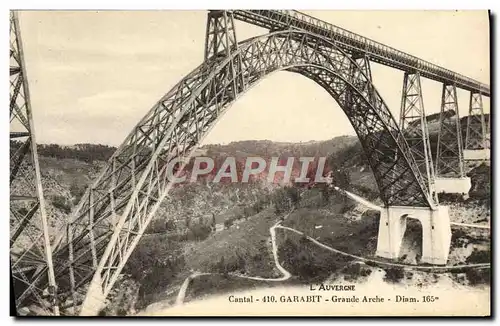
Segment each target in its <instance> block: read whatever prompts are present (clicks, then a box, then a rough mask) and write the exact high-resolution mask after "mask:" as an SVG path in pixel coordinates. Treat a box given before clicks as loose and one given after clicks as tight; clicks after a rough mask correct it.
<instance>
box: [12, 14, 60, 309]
mask: <svg viewBox="0 0 500 326" xmlns="http://www.w3.org/2000/svg"><path fill="white" fill-rule="evenodd" d="M9 111H10V266H11V271H12V280H11V281H12V282H13V285H14V295H15V299H16V301H15V305H16V308H17V309H18V313H22V312H21V311H20V309H21V308H24V307H29V308H30V309H31V310H35V309H39V310H41V313H44V314H56V315H57V314H59V310H58V306H57V304H56V302H55V298H56V297H55V294H56V293H55V292H56V282H55V277H54V269H53V264H52V250H51V246H50V236H49V226H48V223H47V214H46V210H45V201H44V197H43V190H42V179H41V174H40V168H39V165H38V155H37V148H36V139H35V129H34V124H33V115H32V108H31V102H30V93H29V88H28V78H27V74H26V67H25V63H24V56H23V48H22V41H21V33H20V30H19V21H18V17H17V13H16V12H12V11H11V13H10V108H9ZM40 278H41V279H43V282H37V280H39V279H40Z"/></svg>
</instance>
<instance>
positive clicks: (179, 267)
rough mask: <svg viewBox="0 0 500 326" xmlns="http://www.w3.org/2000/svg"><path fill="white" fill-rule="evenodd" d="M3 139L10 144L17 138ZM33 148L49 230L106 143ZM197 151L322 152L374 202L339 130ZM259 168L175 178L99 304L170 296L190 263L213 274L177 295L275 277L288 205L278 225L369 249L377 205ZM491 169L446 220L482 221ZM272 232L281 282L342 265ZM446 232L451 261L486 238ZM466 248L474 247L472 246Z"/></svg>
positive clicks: (475, 179) (355, 148)
mask: <svg viewBox="0 0 500 326" xmlns="http://www.w3.org/2000/svg"><path fill="white" fill-rule="evenodd" d="M464 119H466V118H462V123H463V121H464ZM465 121H466V120H465ZM429 122H430V126H429V129H430V131H431V143H432V145H433V146H435V141H436V139H437V137H436V131H437V127H436V126H437V122H436V120H435V118H431V117H429ZM11 145H12V143H11ZM12 146H13V148H15V146H16V144H13V145H12ZM39 150H40V167H41V172H42V179H43V180H42V183H43V186H44V189H45V197H46V199H47V210H48V214H49V216H50V226H51V234H52V236H54V235H55V234H56V230H57V229H59V228H60V227H61V226H62V225H64V223H65V221H66V219H67V218H68V217H69V216H70V213H71V211H72V210H73V209H74V208H75V206H76V205H77V204H78V202H79V199H80V197H81V196H82V194H83V192H84V191H85V189H86V187H87V186H88V185H89V184H90V182H91V181H92V180H93V178H94V177H95V176H96V175H97V173H99V171H100V169H101V168H102V166H104V164H105V161H106V160H107V159H108V158H109V157H110V156H111V155H112V153H113V152H114V150H115V148H113V147H108V146H102V145H92V144H81V145H75V146H57V145H39ZM197 155H205V156H208V157H212V158H214V160H215V161H216V162H217V164H221V162H223V161H224V159H225V158H226V157H228V156H234V157H236V159H237V163H238V165H239V166H240V167H241V166H242V164H243V163H244V160H245V159H246V158H247V157H250V156H260V157H264V158H265V159H266V160H267V161H269V159H270V158H271V157H280V158H281V159H282V160H285V159H286V158H287V157H295V158H297V157H301V156H309V157H316V158H317V157H328V160H327V162H328V167H327V169H326V171H325V172H327V171H328V169H332V170H333V171H335V173H338V174H336V175H335V177H334V179H335V180H337V181H339V180H343V183H344V184H343V185H342V187H345V188H347V187H348V188H349V189H350V190H351V191H353V192H354V193H356V194H358V195H360V196H363V197H365V198H367V199H369V200H371V201H373V202H375V203H377V204H379V205H382V203H381V202H380V200H379V198H378V189H377V186H376V183H375V179H374V177H373V173H372V172H371V170H370V168H369V167H368V166H367V165H366V160H365V159H364V155H363V152H362V149H361V146H360V143H359V141H358V140H357V138H356V137H351V136H343V137H336V138H334V139H331V140H327V141H318V142H307V143H277V142H272V141H240V142H233V143H230V144H227V145H206V146H203V147H202V148H200V149H199V150H198V151H197ZM188 170H189V167H188ZM293 170H294V171H293V175H294V176H296V175H298V173H299V171H300V166H299V165H298V164H294V168H293ZM266 173H267V170H266V171H264V173H263V174H262V175H261V177H260V178H258V179H257V180H254V182H251V183H248V184H245V183H219V184H214V183H211V182H210V181H211V180H210V178H211V177H213V174H212V175H209V176H208V177H205V178H200V179H198V182H196V183H187V184H182V185H179V186H176V187H174V188H173V189H172V190H171V191H170V193H169V196H168V198H166V199H165V200H164V201H163V203H162V205H161V206H160V208H159V210H158V212H157V214H156V216H155V217H154V219H153V221H152V223H151V224H150V226H149V227H148V229H147V230H146V234H145V235H144V237H143V238H142V239H141V241H140V242H139V244H138V246H137V248H136V250H135V251H134V252H133V253H132V255H131V257H130V259H129V261H128V263H127V264H126V266H125V268H124V274H123V275H122V276H121V279H120V282H118V286H117V287H116V288H115V289H114V290H113V292H112V294H111V295H110V302H111V304H110V305H109V306H108V307H107V308H106V310H105V311H104V312H103V313H104V314H108V315H110V314H111V315H116V314H121V315H123V314H131V313H134V312H135V311H136V310H137V309H143V308H145V307H147V306H148V305H150V304H152V303H155V302H160V301H161V302H166V304H167V305H170V304H172V302H173V300H174V299H175V296H176V293H177V292H178V290H179V288H180V287H181V285H182V283H183V281H184V280H185V279H186V277H187V276H189V275H191V273H192V272H194V271H199V272H209V273H217V274H220V275H219V276H215V277H208V276H207V277H205V276H204V277H200V279H197V280H195V281H193V288H192V289H191V290H190V291H191V292H188V293H187V297H186V300H193V299H196V298H199V297H200V296H205V295H209V294H211V293H215V292H216V291H219V290H224V291H231V290H234V289H236V288H244V287H254V286H257V285H259V284H261V283H259V282H256V281H250V280H242V279H235V278H234V277H231V276H230V274H231V273H237V274H242V275H249V276H259V277H267V278H273V277H277V275H278V274H279V273H278V272H277V270H276V267H275V266H274V263H273V257H272V255H271V254H270V242H269V228H270V227H271V226H272V225H274V224H275V223H276V222H277V221H279V220H280V219H282V217H283V216H284V215H285V214H286V213H287V212H289V211H290V210H292V209H294V210H295V211H294V212H293V214H291V215H290V216H289V218H288V219H287V220H286V222H285V223H284V225H286V226H290V227H293V228H295V229H297V230H301V231H302V232H304V233H305V234H307V235H308V236H311V237H312V238H314V239H317V240H318V241H323V242H325V243H326V244H328V245H330V246H333V247H335V248H338V249H341V250H345V251H346V252H349V253H352V254H359V255H363V256H370V255H373V253H374V243H375V239H376V235H377V223H378V222H377V221H378V220H377V218H378V217H377V216H376V214H373V212H370V211H366V209H363V208H361V207H359V205H357V204H355V203H353V202H352V201H350V200H346V199H345V197H342V196H340V195H338V194H337V193H332V192H331V191H330V190H328V189H325V188H321V187H312V188H310V187H304V186H303V185H297V184H294V183H293V182H291V183H289V184H287V185H280V184H277V183H269V182H267V181H266ZM490 174H491V172H490V168H489V166H487V165H482V166H479V167H476V168H474V169H473V170H471V171H470V172H469V175H470V176H471V178H472V190H471V193H470V198H469V199H468V200H467V201H463V200H459V199H457V198H444V199H443V201H442V202H443V203H445V204H446V205H450V206H451V211H450V215H451V218H452V220H454V221H458V222H463V223H475V222H478V221H479V222H484V221H487V222H489V220H490V201H489V200H490ZM16 186H18V185H16V184H14V185H13V187H16ZM277 234H278V241H279V244H280V246H281V247H280V252H279V254H280V257H282V258H283V260H284V265H285V266H286V268H287V269H289V270H290V271H291V272H292V274H293V275H294V277H293V278H292V279H291V280H290V282H309V281H311V280H312V279H316V278H318V279H320V278H326V277H328V276H329V275H331V274H332V272H333V271H335V270H337V271H340V272H342V273H344V272H345V271H344V269H345V268H347V267H348V266H350V265H349V260H344V259H343V258H341V257H338V255H332V253H331V252H328V251H325V252H321V251H318V250H317V249H318V248H317V247H316V246H315V245H313V244H310V243H307V245H306V244H305V240H304V238H303V237H299V236H297V235H293V234H289V233H287V232H286V231H283V230H280V231H279V232H278V233H277ZM464 239H465V240H464ZM413 240H415V239H413ZM413 240H412V241H413ZM417 240H418V239H417ZM455 240H456V241H455V242H456V243H459V244H458V245H459V246H464V248H463V249H464V250H463V251H464V252H465V254H464V253H457V254H454V256H453V257H454V259H455V260H456V261H463V260H464V259H465V258H467V257H469V256H471V257H473V258H471V259H473V260H474V259H478V260H479V261H482V260H481V259H482V258H481V257H483V256H484V255H485V252H487V253H489V244H488V243H486V244H485V243H484V241H482V240H477V239H476V238H471V235H470V234H469V235H467V234H462V235H457V238H456V239H455ZM416 243H418V241H417V242H416ZM468 244H470V245H468ZM408 246H409V247H411V248H410V249H408V250H409V252H410V251H412V250H414V249H415V248H413V247H412V246H414V244H409V245H408ZM299 247H303V248H304V250H301V249H300V248H299ZM417 247H418V245H417ZM474 248H476V251H477V252H479V254H472V251H473V249H474ZM477 248H479V249H477ZM464 255H465V256H464ZM474 255H476V256H474ZM481 255H483V256H481ZM464 257H465V258H464ZM474 257H475V258H474ZM478 257H479V258H478ZM483 258H484V257H483ZM415 259H416V256H415V255H408V258H407V260H408V261H409V262H410V261H412V262H413V261H414V260H415ZM467 259H468V258H467ZM346 266H347V267H346ZM351 272H352V271H351ZM356 273H357V272H356ZM471 277H476V278H475V279H476V280H479V281H478V282H480V283H481V282H486V281H485V276H484V275H482V274H481V275H479V276H478V275H475V276H474V275H473V276H471ZM267 285H271V284H267Z"/></svg>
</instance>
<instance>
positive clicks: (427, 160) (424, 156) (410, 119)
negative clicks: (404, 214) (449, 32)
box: [399, 71, 438, 204]
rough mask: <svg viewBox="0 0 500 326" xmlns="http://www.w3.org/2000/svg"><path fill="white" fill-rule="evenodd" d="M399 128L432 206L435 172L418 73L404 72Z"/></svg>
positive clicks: (434, 193)
mask: <svg viewBox="0 0 500 326" xmlns="http://www.w3.org/2000/svg"><path fill="white" fill-rule="evenodd" d="M399 119H400V120H399V127H400V129H401V130H402V131H403V136H404V138H405V139H406V142H407V143H408V145H409V148H410V151H411V154H412V156H413V158H414V159H415V162H416V164H417V166H418V169H419V171H420V172H421V175H422V177H423V179H424V182H425V184H426V185H427V187H428V190H429V194H430V195H431V198H433V201H434V204H437V203H438V200H437V195H436V192H435V190H434V182H435V172H434V165H433V164H432V152H431V144H430V140H429V130H428V126H427V119H426V114H425V109H424V101H423V97H422V86H421V83H420V73H419V72H418V71H415V72H411V73H409V72H405V74H404V79H403V90H402V95H401V112H400V117H399Z"/></svg>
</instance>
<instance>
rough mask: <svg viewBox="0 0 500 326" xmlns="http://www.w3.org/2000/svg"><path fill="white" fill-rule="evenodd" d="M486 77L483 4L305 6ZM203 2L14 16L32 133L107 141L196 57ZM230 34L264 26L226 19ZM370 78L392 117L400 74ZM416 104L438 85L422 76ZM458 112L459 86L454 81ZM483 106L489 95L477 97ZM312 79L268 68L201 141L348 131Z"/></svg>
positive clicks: (463, 96)
mask: <svg viewBox="0 0 500 326" xmlns="http://www.w3.org/2000/svg"><path fill="white" fill-rule="evenodd" d="M306 13H308V14H310V15H313V16H315V17H317V18H320V19H322V20H325V21H327V22H330V23H333V24H335V25H338V26H340V27H343V28H345V29H348V30H351V31H353V32H356V33H358V34H361V35H363V36H366V37H369V38H371V39H374V40H376V41H379V42H382V43H385V44H387V45H390V46H392V47H395V48H397V49H399V50H402V51H405V52H407V53H410V54H412V55H415V56H417V57H420V58H422V59H424V60H427V61H430V62H432V63H434V64H437V65H441V66H444V67H445V68H447V69H450V70H453V71H456V72H458V73H461V74H464V75H466V76H468V77H471V78H474V79H476V80H478V81H480V82H483V83H486V84H489V79H490V71H489V70H490V69H489V66H490V65H489V60H490V58H489V25H488V14H487V12H486V11H306ZM206 14H207V12H206V11H168V10H164V11H101V12H97V11H24V12H21V13H20V14H19V20H20V26H21V33H22V40H23V46H24V53H25V61H26V68H27V75H28V81H29V87H30V93H31V102H32V108H33V116H34V121H35V126H36V136H37V142H38V143H58V144H62V145H71V144H75V143H100V144H107V145H113V146H118V145H119V144H121V142H122V141H123V140H124V139H125V137H126V136H127V134H128V133H129V132H130V131H131V130H132V128H133V127H134V126H135V124H136V123H137V122H138V121H139V119H140V118H142V116H144V115H145V114H146V112H147V111H148V110H149V109H150V108H151V107H152V106H153V105H154V104H155V102H156V101H157V100H158V99H159V98H160V97H161V96H163V95H164V94H165V93H167V92H168V91H169V90H170V88H171V87H172V86H174V85H175V84H176V83H177V82H178V81H179V80H180V79H181V78H182V77H183V76H185V75H187V74H188V73H189V72H190V71H191V70H193V69H194V68H195V67H197V66H198V65H199V64H200V63H201V61H202V60H203V51H204V50H203V49H204V42H205V39H204V37H205V27H206ZM236 33H237V38H238V40H240V41H241V40H244V39H246V38H248V37H252V36H256V35H261V34H265V33H266V30H264V29H261V28H258V27H255V26H252V25H249V24H246V23H243V22H237V23H236ZM372 74H373V80H374V84H375V87H376V88H377V90H378V91H379V92H380V94H381V95H382V98H383V99H384V100H385V102H386V103H387V105H388V106H389V108H390V110H391V112H392V113H393V115H394V117H395V118H396V119H398V118H399V110H400V103H401V88H402V81H403V72H401V71H398V70H395V69H391V68H388V67H385V66H381V65H377V64H373V65H372ZM422 88H423V98H424V106H425V110H426V113H427V114H432V113H436V112H439V110H440V101H441V85H440V84H439V83H437V82H434V81H431V80H427V79H423V80H422ZM458 96H459V109H460V115H461V116H464V115H466V114H467V112H468V105H469V103H468V101H469V94H468V92H466V91H463V90H458ZM483 101H484V106H485V112H489V99H488V98H484V99H483ZM354 134H355V132H354V129H353V128H352V127H351V125H350V124H349V121H348V120H347V118H346V117H345V115H344V113H343V112H342V110H341V109H340V107H339V106H338V105H337V103H336V102H335V101H334V100H333V99H332V98H331V97H330V95H328V94H327V93H326V91H324V90H323V89H322V88H321V87H320V86H318V85H316V84H315V83H314V82H313V81H311V80H309V79H307V78H305V77H303V76H300V75H297V74H293V73H290V72H280V73H277V74H272V75H271V76H268V77H267V78H265V79H264V80H263V81H262V82H260V83H259V84H257V85H256V86H255V87H253V88H252V89H251V90H250V91H248V92H247V93H246V94H245V95H244V96H243V97H242V98H241V99H239V100H238V101H237V102H236V103H235V104H234V105H233V106H232V107H231V109H230V110H229V111H228V113H226V114H225V115H224V116H223V118H222V119H221V120H220V121H219V122H218V124H217V125H216V126H215V127H214V128H213V129H212V132H211V133H210V134H209V135H208V136H207V137H206V138H205V140H204V143H205V144H206V143H229V142H231V141H238V140H248V139H269V140H274V141H287V142H288V141H290V142H301V141H310V140H325V139H331V138H333V137H336V136H340V135H354Z"/></svg>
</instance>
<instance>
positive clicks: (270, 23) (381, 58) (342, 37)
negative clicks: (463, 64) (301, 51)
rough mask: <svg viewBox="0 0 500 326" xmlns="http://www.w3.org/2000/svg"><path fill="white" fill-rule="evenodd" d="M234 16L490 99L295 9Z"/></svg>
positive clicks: (469, 84) (466, 81)
mask: <svg viewBox="0 0 500 326" xmlns="http://www.w3.org/2000/svg"><path fill="white" fill-rule="evenodd" d="M232 12H233V14H234V17H235V18H236V19H238V20H241V21H245V22H247V23H250V24H253V25H257V26H260V27H264V28H267V29H269V30H274V29H283V28H290V27H294V28H298V29H302V30H305V31H308V32H311V33H315V34H318V35H323V36H325V37H327V38H328V39H330V40H332V41H335V42H336V43H337V44H338V45H339V46H340V47H341V48H342V49H343V50H345V51H347V52H350V53H366V54H368V55H369V57H370V60H372V61H374V62H377V63H380V64H383V65H386V66H390V67H393V68H396V69H400V70H403V71H415V70H418V71H420V74H421V75H422V76H423V77H426V78H429V79H432V80H435V81H439V82H442V83H448V84H451V83H455V84H456V86H457V87H458V88H461V89H465V90H468V91H474V92H480V93H481V94H482V95H485V96H488V97H489V96H490V87H489V86H488V85H486V84H483V83H480V82H478V81H476V80H474V79H472V78H469V77H466V76H464V75H461V74H458V73H455V72H453V71H451V70H448V69H446V68H443V67H440V66H437V65H435V64H432V63H430V62H428V61H425V60H422V59H419V58H417V57H415V56H412V55H410V54H407V53H405V52H402V51H399V50H397V49H394V48H392V47H390V46H387V45H384V44H382V43H379V42H376V41H374V40H371V39H369V38H366V37H364V36H361V35H358V34H356V33H353V32H350V31H348V30H345V29H343V28H340V27H338V26H335V25H332V24H330V23H327V22H324V21H322V20H320V19H317V18H314V17H312V16H309V15H306V14H304V13H301V12H298V11H295V10H233V11H232Z"/></svg>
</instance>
